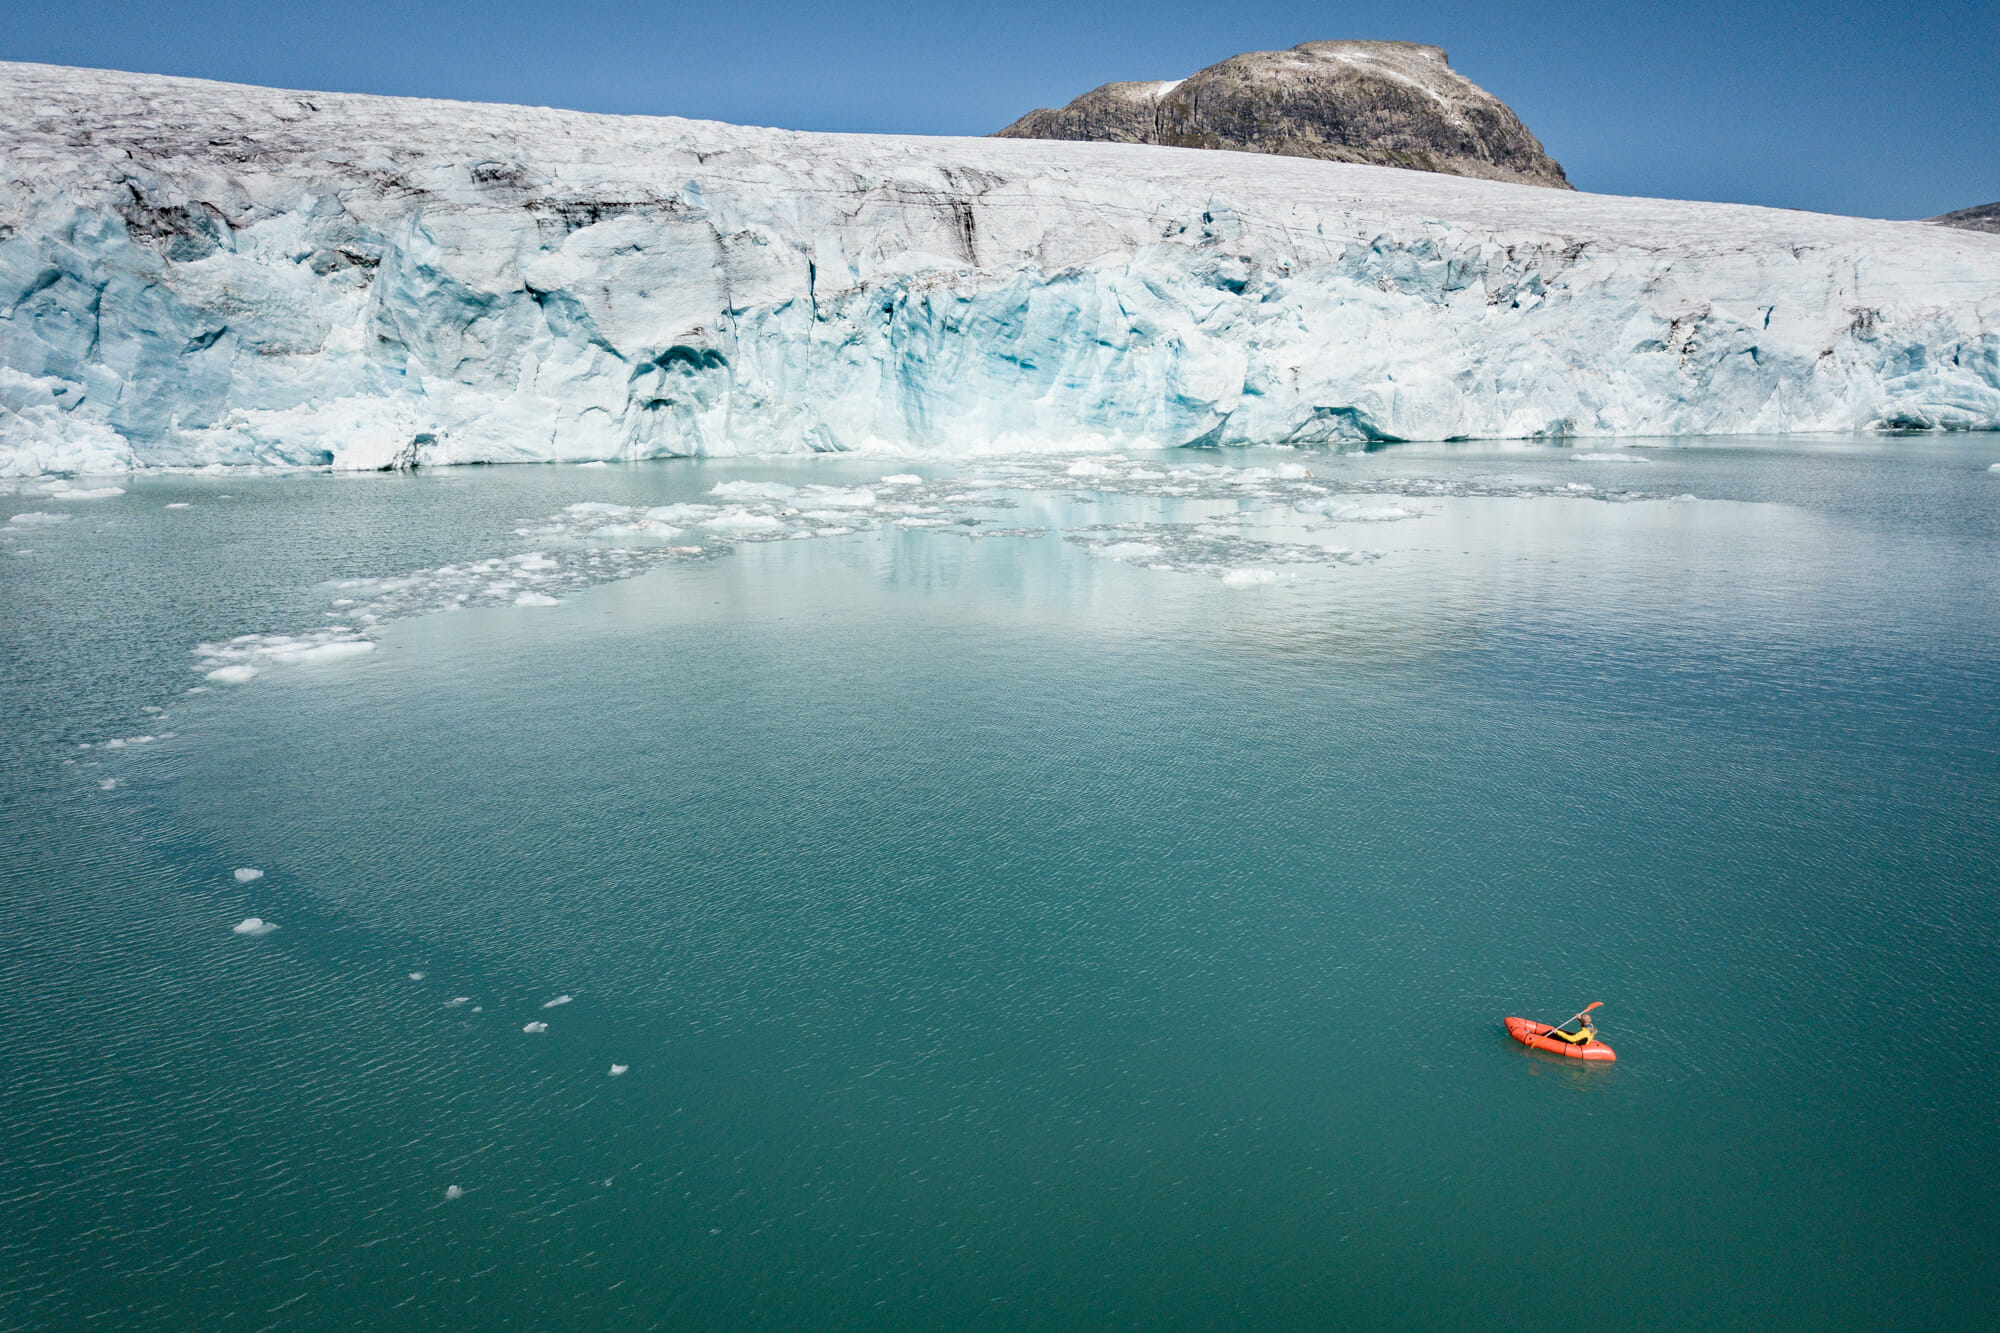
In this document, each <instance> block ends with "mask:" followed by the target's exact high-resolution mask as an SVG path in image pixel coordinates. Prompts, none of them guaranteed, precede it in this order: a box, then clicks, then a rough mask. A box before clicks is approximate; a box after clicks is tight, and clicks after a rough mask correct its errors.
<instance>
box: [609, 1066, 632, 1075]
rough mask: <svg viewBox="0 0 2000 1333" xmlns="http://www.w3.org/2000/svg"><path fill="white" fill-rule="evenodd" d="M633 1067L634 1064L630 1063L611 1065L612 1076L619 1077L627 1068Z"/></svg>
mask: <svg viewBox="0 0 2000 1333" xmlns="http://www.w3.org/2000/svg"><path fill="white" fill-rule="evenodd" d="M631 1067H632V1066H630V1065H613V1066H611V1077H612V1078H617V1077H618V1076H619V1075H620V1074H622V1073H624V1072H625V1071H626V1070H628V1069H630V1068H631Z"/></svg>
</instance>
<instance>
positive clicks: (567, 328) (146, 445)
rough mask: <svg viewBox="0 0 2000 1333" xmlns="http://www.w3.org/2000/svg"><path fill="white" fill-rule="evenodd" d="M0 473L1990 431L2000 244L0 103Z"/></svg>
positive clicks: (803, 143) (104, 102) (1972, 236)
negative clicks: (864, 451)
mask: <svg viewBox="0 0 2000 1333" xmlns="http://www.w3.org/2000/svg"><path fill="white" fill-rule="evenodd" d="M0 162H4V167H5V170H4V172H0V474H14V475H22V474H33V473H40V472H49V471H69V472H84V471H102V470H107V469H118V468H125V467H133V466H149V465H168V464H200V463H209V462H246V463H247V462H263V463H332V464H333V465H335V466H343V467H379V466H383V465H385V464H393V463H397V462H421V463H443V462H469V461H509V460H533V459H551V458H561V459H592V458H607V459H609V458H636V457H650V456H656V455H665V454H686V453H711V454H722V453H745V452H759V451H796V450H833V449H854V448H866V447H877V448H900V449H912V450H993V449H1035V448H1076V447H1103V446H1107V445H1110V446H1115V445H1120V444H1134V445H1140V444H1145V445H1158V444H1180V443H1194V442H1202V443H1211V442H1212V443H1231V442H1250V441H1255V442H1294V443H1304V442H1325V441H1334V440H1351V439H1437V438H1452V437H1461V436H1463V437H1496V436H1501V437H1504V436H1535V435H1542V436H1547V435H1595V434H1609V435H1618V434H1644V435H1652V434H1679V433H1693V432H1778V431H1804V430H1846V429H1856V428H1868V427H1879V428H1908V427H1944V428H1962V429H1995V428H2000V236H1993V235H1986V234H1981V233H1976V232H1967V231H1959V230H1953V229H1947V228H1940V227H1934V226H1930V225H1927V224H1923V223H1907V222H1874V221H1865V220H1861V219H1854V218H1840V217H1826V216H1819V215H1814V214H1807V213H1797V212H1789V211H1782V210H1775V209H1763V208H1750V207H1742V206H1735V205H1722V204H1701V203H1686V202H1676V201H1668V200H1654V199H1627V198H1615V197H1608V196H1602V195H1590V194H1567V193H1563V192H1558V191H1552V190H1544V189H1537V188H1534V187H1531V186H1519V185H1510V184H1504V183H1498V182H1489V181H1479V180H1469V179H1462V178H1455V177H1447V176H1437V175H1430V174H1426V173H1419V172H1413V171H1401V170H1396V169H1393V168H1385V167H1370V166H1359V165H1350V164H1343V163H1333V162H1321V161H1307V160H1299V159H1290V158H1277V157H1263V156H1256V155H1250V154H1235V153H1218V152H1202V151H1198V150H1191V149H1171V148H1154V147H1146V146H1139V145H1123V144H1092V143H1049V142H1037V141H1023V140H1003V139H952V138H912V137H896V136H879V135H841V134H805V133H794V132H788V131H782V130H770V129H754V128H746V127H742V126H734V125H723V124H716V123H712V122H704V121H689V120H678V119H671V118H652V117H619V116H599V115H586V114H581V113H576V112H565V111H551V110H543V109H534V108H524V107H507V106H484V105H470V104H465V103H454V102H437V101H419V100H412V99H403V98H383V97H361V96H349V95H339V94H324V93H299V92H284V91H278V90H274V89H265V88H251V87H240V86H235V85H227V84H218V83H208V82H201V81H196V80H188V79H172V78H161V77H154V76H143V75H132V74H117V73H107V72H102V71H94V70H79V69H65V68H58V67H52V66H40V65H21V64H0Z"/></svg>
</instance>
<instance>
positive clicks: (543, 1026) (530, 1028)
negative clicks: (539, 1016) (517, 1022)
mask: <svg viewBox="0 0 2000 1333" xmlns="http://www.w3.org/2000/svg"><path fill="white" fill-rule="evenodd" d="M548 1030H549V1025H548V1024H547V1023H529V1024H527V1025H526V1026H525V1027H523V1028H522V1029H521V1031H523V1032H547V1031H548Z"/></svg>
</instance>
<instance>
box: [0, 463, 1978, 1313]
mask: <svg viewBox="0 0 2000 1333" xmlns="http://www.w3.org/2000/svg"><path fill="white" fill-rule="evenodd" d="M1995 463H2000V438H1996V437H1993V436H1990V435H1989V436H1960V437H1955V438H1942V439H1940V438H1894V437H1851V438H1848V437H1843V438H1826V439H1800V440H1790V441H1783V442H1773V441H1762V442H1744V441H1737V442H1730V441H1715V440H1710V441H1700V440H1697V441H1681V442H1676V443H1673V444H1671V445H1668V446H1664V447H1656V448H1644V449H1638V448H1632V449H1628V448H1622V447H1620V448H1614V447H1611V446H1604V447H1602V448H1600V447H1597V446H1595V445H1592V444H1590V443H1588V442H1585V443H1573V444H1572V445H1570V446H1569V447H1567V448H1564V447H1555V446H1542V445H1535V446H1506V447H1501V446H1486V445H1451V446H1442V445H1441V446H1414V445H1397V446H1390V447H1386V448H1376V449H1373V450H1371V451H1367V452H1360V453H1353V454H1339V453H1330V452H1296V453H1295V452H1291V451H1284V450H1272V451H1232V452H1226V453H1219V454H1218V453H1214V452H1206V451H1179V452H1174V453H1166V454H1146V455H1131V456H1122V457H1114V456H1108V455H1106V456H1095V457H1092V458H1085V459H1079V458H1075V457H1071V456H1064V457H1057V458H1027V459H1023V458H990V459H968V460H952V461H941V460H934V459H916V460H913V459H907V458H903V459H897V458H890V459H881V458H855V457H852V456H848V457H825V458H807V459H798V460H790V461H786V460H777V461H773V460H752V459H743V460H728V459H711V460H702V461H675V462H658V463H646V464H634V465H630V466H612V467H595V468H586V467H515V468H474V469H463V470H454V471H448V472H440V473H419V474H416V475H408V476H395V475H383V476H365V477H344V476H343V477H335V476H319V475H271V476H248V475H238V474H230V475H216V474H191V475H166V476H150V477H142V478H133V479H125V480H120V481H117V482H115V483H106V482H101V481H85V480H78V481H77V482H75V483H74V484H73V485H71V486H69V487H68V488H66V489H64V488H54V489H52V488H50V487H47V486H37V485H34V484H31V483H6V486H7V487H9V488H10V489H7V490H4V491H0V654H4V673H0V727H4V739H5V744H4V746H0V784H4V792H0V798H3V799H0V830H4V834H5V846H6V848H7V855H6V857H5V859H4V864H0V994H4V996H5V1003H6V1015H5V1021H4V1023H0V1110H4V1115H0V1328H5V1329H8V1330H15V1329H20V1330H27V1329H87V1328H105V1329H139V1328H186V1329H208V1330H217V1329H285V1328H357V1327H363V1328H380V1329H387V1328H410V1329H440V1328H466V1329H473V1328H480V1329H486V1328H493V1329H500V1328H511V1329H634V1328H660V1329H789V1328H814V1329H819V1328H830V1329H838V1328H848V1329H939V1328H991V1329H1050V1330H1060V1329H1093V1330H1094V1329H1106V1328H1176V1329H1179V1328H1204V1329H1271V1328H1355V1329H1454V1330H1455V1329H1465V1330H1493V1329H1585V1328H1594V1329H1661V1330H1669V1329H1671V1330H1735V1329H1743V1330H1772V1329H1798V1330H1829V1329H1853V1330H1864V1329H1867V1330H1876V1329H1889V1328H1893V1329H1900V1330H1909V1329H1978V1328H1991V1327H1994V1326H1995V1325H1996V1323H2000V1207H1996V1205H1995V1201H1996V1200H2000V950H1996V946H2000V893H1996V885H1997V883H2000V472H1996V471H1993V470H1991V469H1992V465H1993V464H1995ZM885 478H887V479H886V480H885ZM114 487H115V488H117V489H119V490H120V491H121V493H118V494H96V493H95V492H96V491H100V490H108V489H112V488H114ZM718 488H720V489H718ZM252 871H255V872H260V873H257V874H254V875H253V874H251V873H250V872H252ZM238 872H243V873H241V874H240V875H239V873H238ZM253 923H261V924H253ZM1593 1000H1601V1001H1603V1005H1604V1007H1603V1008H1602V1009H1600V1010H1599V1011H1597V1013H1598V1017H1599V1018H1600V1019H1601V1023H1600V1032H1601V1035H1602V1037H1603V1038H1604V1039H1605V1040H1606V1041H1608V1042H1609V1043H1610V1044H1611V1045H1612V1046H1614V1047H1615V1048H1616V1050H1617V1053H1618V1060H1617V1062H1616V1063H1615V1064H1611V1065H1598V1066H1589V1067H1586V1066H1583V1065H1581V1064H1580V1063H1579V1062H1574V1061H1566V1060H1563V1059H1561V1058H1560V1057H1554V1056H1546V1055H1542V1054H1539V1053H1535V1052H1531V1051H1528V1050H1526V1049H1525V1048H1523V1047H1521V1046H1519V1045H1518V1044H1516V1043H1514V1042H1512V1041H1510V1040H1509V1039H1508V1038H1507V1036H1506V1034H1505V1032H1504V1031H1503V1030H1502V1027H1501V1019H1502V1018H1503V1017H1505V1016H1507V1015H1509V1014H1521V1015H1525V1016H1529V1017H1536V1018H1542V1019H1546V1020H1555V1019H1560V1018H1563V1017H1565V1016H1566V1015H1568V1014H1570V1013H1571V1012H1573V1011H1575V1010H1577V1009H1580V1008H1581V1007H1582V1006H1583V1005H1584V1004H1586V1003H1588V1002H1590V1001H1593ZM537 1025H545V1026H540V1027H538V1026H537Z"/></svg>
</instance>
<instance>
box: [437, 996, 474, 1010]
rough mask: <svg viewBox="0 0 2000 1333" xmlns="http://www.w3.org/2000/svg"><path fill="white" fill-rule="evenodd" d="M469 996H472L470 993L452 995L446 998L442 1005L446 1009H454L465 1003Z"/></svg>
mask: <svg viewBox="0 0 2000 1333" xmlns="http://www.w3.org/2000/svg"><path fill="white" fill-rule="evenodd" d="M471 998H472V997H471V996H470V995H454V996H452V997H451V998H450V999H449V1000H446V1001H445V1002H444V1007H445V1008H447V1009H456V1008H458V1006H460V1005H461V1004H464V1003H466V1002H467V1001H468V1000H470V999H471Z"/></svg>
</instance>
